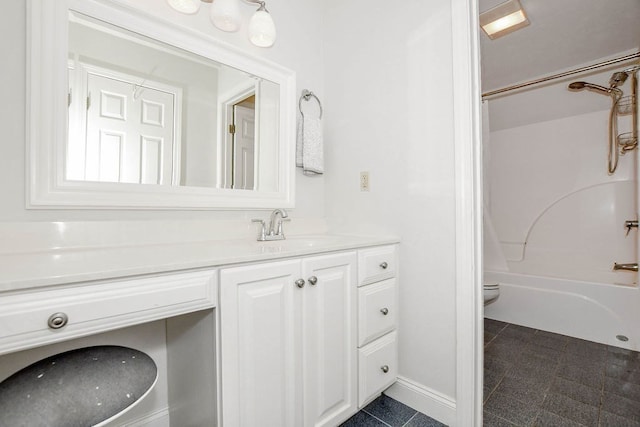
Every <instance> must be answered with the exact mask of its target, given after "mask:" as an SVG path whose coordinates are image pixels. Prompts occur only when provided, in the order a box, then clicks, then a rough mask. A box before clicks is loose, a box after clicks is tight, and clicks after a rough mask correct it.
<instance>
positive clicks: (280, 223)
mask: <svg viewBox="0 0 640 427" xmlns="http://www.w3.org/2000/svg"><path fill="white" fill-rule="evenodd" d="M285 221H286V222H289V221H291V218H280V221H279V222H278V230H277V231H276V235H279V236H283V237H284V230H283V229H282V223H283V222H285Z"/></svg>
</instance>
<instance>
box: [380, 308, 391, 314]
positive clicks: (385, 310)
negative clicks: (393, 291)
mask: <svg viewBox="0 0 640 427" xmlns="http://www.w3.org/2000/svg"><path fill="white" fill-rule="evenodd" d="M380 313H382V314H383V315H385V316H386V315H387V314H389V309H388V308H387V307H384V308H381V309H380Z"/></svg>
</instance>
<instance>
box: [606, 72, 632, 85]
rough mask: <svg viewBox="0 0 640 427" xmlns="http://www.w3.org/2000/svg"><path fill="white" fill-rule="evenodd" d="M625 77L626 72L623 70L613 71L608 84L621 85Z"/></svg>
mask: <svg viewBox="0 0 640 427" xmlns="http://www.w3.org/2000/svg"><path fill="white" fill-rule="evenodd" d="M627 77H628V76H627V73H625V72H624V71H618V72H616V73H613V75H612V76H611V78H610V79H609V85H610V86H611V87H612V88H614V87H618V86H622V85H623V84H624V82H625V80H627Z"/></svg>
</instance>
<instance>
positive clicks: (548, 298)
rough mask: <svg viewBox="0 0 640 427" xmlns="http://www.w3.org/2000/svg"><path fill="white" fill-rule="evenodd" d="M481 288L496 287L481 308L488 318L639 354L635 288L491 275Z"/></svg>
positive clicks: (639, 309) (639, 308)
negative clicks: (493, 295) (493, 298)
mask: <svg viewBox="0 0 640 427" xmlns="http://www.w3.org/2000/svg"><path fill="white" fill-rule="evenodd" d="M484 283H500V297H499V298H498V300H497V301H495V302H494V303H492V304H489V305H487V306H486V307H485V308H484V310H485V311H484V313H485V317H487V318H489V319H494V320H501V321H503V322H509V323H514V324H517V325H522V326H528V327H530V328H536V329H542V330H545V331H550V332H555V333H558V334H562V335H568V336H572V337H576V338H581V339H585V340H589V341H595V342H599V343H602V344H608V345H613V346H616V347H621V348H626V349H630V350H635V351H640V290H639V289H638V287H637V286H628V285H613V284H604V283H594V282H584V281H578V280H570V279H559V278H554V277H543V276H532V275H526V274H517V273H506V272H496V271H485V273H484ZM617 336H624V337H627V339H628V340H627V341H623V340H620V339H619V338H617Z"/></svg>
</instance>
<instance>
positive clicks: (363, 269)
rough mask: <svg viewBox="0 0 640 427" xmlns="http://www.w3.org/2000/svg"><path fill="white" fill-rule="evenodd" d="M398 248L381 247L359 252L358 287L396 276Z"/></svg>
mask: <svg viewBox="0 0 640 427" xmlns="http://www.w3.org/2000/svg"><path fill="white" fill-rule="evenodd" d="M396 252H397V249H396V246H381V247H377V248H370V249H363V250H360V251H358V286H362V285H366V284H367V283H373V282H377V281H378V280H383V279H388V278H390V277H394V276H395V275H396V267H397V261H396V259H397V253H396Z"/></svg>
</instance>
